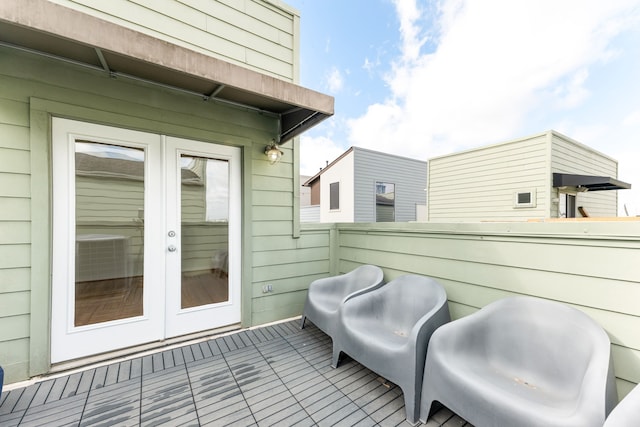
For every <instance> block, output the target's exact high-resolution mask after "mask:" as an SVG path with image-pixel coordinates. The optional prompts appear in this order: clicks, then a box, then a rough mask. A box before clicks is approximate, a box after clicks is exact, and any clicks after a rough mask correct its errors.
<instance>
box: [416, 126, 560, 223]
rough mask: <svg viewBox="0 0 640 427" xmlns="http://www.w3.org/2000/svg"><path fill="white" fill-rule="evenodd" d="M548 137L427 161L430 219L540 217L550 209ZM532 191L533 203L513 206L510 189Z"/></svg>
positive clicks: (454, 220) (516, 218) (467, 220)
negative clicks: (526, 205) (534, 194)
mask: <svg viewBox="0 0 640 427" xmlns="http://www.w3.org/2000/svg"><path fill="white" fill-rule="evenodd" d="M547 168H548V151H547V143H546V135H539V136H536V137H533V138H528V139H524V140H520V141H515V142H511V143H506V144H499V145H493V146H489V147H485V148H482V149H478V150H472V151H466V152H462V153H456V154H453V155H450V156H443V157H438V158H434V159H431V160H430V161H429V178H428V179H429V181H428V187H427V198H428V206H427V209H428V215H429V220H430V221H438V222H442V221H447V222H457V221H461V222H474V221H500V220H526V219H529V218H544V217H545V215H546V213H547V212H548V202H547V200H548V192H549V189H548V183H549V181H548V180H547ZM534 189H535V190H536V193H537V194H536V196H537V200H536V207H535V208H524V209H514V207H513V203H514V193H515V192H519V191H528V190H534Z"/></svg>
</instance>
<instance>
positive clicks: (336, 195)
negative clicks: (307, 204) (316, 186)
mask: <svg viewBox="0 0 640 427" xmlns="http://www.w3.org/2000/svg"><path fill="white" fill-rule="evenodd" d="M329 209H330V210H332V211H334V210H337V209H340V183H339V182H332V183H331V184H329Z"/></svg>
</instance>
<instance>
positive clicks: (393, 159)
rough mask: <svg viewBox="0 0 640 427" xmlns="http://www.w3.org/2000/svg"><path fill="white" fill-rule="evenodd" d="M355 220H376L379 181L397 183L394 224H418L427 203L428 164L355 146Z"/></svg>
mask: <svg viewBox="0 0 640 427" xmlns="http://www.w3.org/2000/svg"><path fill="white" fill-rule="evenodd" d="M354 171H355V175H354V220H355V222H375V221H376V204H375V203H376V195H375V192H376V187H375V184H376V182H384V183H390V184H395V201H394V202H395V205H394V208H395V209H394V217H395V222H406V221H416V205H425V204H426V198H427V196H426V193H425V191H424V188H425V185H426V182H427V164H426V162H423V161H419V160H414V159H408V158H403V157H398V156H393V155H390V154H386V153H378V152H374V151H369V150H364V149H360V148H358V147H354Z"/></svg>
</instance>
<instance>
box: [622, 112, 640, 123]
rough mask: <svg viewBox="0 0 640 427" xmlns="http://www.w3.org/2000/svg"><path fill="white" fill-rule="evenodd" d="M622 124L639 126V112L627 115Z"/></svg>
mask: <svg viewBox="0 0 640 427" xmlns="http://www.w3.org/2000/svg"><path fill="white" fill-rule="evenodd" d="M622 124H624V125H626V126H640V110H637V111H633V112H631V113H629V115H627V116H626V117H625V118H624V120H623V121H622Z"/></svg>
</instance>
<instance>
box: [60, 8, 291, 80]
mask: <svg viewBox="0 0 640 427" xmlns="http://www.w3.org/2000/svg"><path fill="white" fill-rule="evenodd" d="M245 3H246V4H245ZM63 4H65V5H67V6H71V7H75V8H79V9H80V10H84V11H86V12H88V13H91V14H93V15H96V16H98V17H100V18H102V19H106V20H108V21H112V22H116V23H118V24H120V25H124V26H126V27H129V28H133V29H135V30H137V31H141V32H144V33H148V34H151V35H153V36H154V37H158V38H160V39H162V40H166V41H169V42H171V43H175V44H178V45H181V46H185V47H188V48H190V49H192V50H196V51H200V52H202V53H205V54H208V55H211V56H214V57H217V58H220V59H223V60H225V61H228V62H231V63H234V64H238V65H242V66H245V67H247V68H252V69H254V70H257V71H260V72H265V73H267V74H271V75H275V76H278V77H280V78H283V79H286V80H290V81H291V80H292V79H293V62H294V56H293V52H292V48H293V38H294V35H293V34H292V33H293V29H294V27H293V15H292V14H291V13H290V12H289V11H288V10H287V9H284V8H280V7H276V6H275V5H271V4H269V5H268V6H267V5H264V3H263V2H259V1H258V2H256V1H248V2H241V3H240V4H238V3H237V2H235V3H234V4H232V5H228V4H225V3H224V2H220V1H215V0H213V1H198V0H190V1H188V2H178V1H164V2H157V1H154V0H135V1H123V0H113V1H109V2H97V3H96V2H91V1H87V0H67V1H64V2H63ZM82 5H86V6H88V8H87V7H83V6H82ZM239 6H241V7H239ZM265 6H267V7H265ZM121 17H135V22H134V21H133V20H132V19H126V20H123V19H122V18H121Z"/></svg>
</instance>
